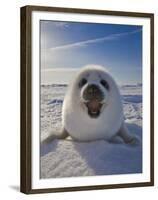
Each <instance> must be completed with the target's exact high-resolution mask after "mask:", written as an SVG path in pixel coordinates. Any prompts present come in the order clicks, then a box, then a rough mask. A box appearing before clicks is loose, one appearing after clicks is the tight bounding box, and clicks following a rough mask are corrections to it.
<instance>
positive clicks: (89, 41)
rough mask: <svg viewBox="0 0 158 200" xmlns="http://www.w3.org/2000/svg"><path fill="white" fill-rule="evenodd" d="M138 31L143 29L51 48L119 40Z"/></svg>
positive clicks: (54, 49)
mask: <svg viewBox="0 0 158 200" xmlns="http://www.w3.org/2000/svg"><path fill="white" fill-rule="evenodd" d="M138 32H141V29H137V30H134V31H131V32H125V33H115V34H111V35H108V36H105V37H100V38H94V39H90V40H84V41H80V42H74V43H70V44H66V45H61V46H57V47H52V48H50V50H52V51H57V50H67V49H71V48H77V47H84V46H87V45H90V44H95V43H99V42H105V41H110V40H117V39H119V38H121V37H124V36H128V35H132V34H135V33H138Z"/></svg>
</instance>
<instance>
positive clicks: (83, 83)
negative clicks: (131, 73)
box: [77, 66, 111, 118]
mask: <svg viewBox="0 0 158 200" xmlns="http://www.w3.org/2000/svg"><path fill="white" fill-rule="evenodd" d="M77 81H78V84H77V87H78V90H79V93H80V94H79V95H80V103H81V104H82V108H84V109H85V110H86V111H87V114H88V115H89V117H91V118H98V117H99V116H100V115H101V113H102V111H103V109H104V108H105V106H107V105H108V101H109V95H110V90H111V88H110V84H111V77H110V76H109V74H108V73H107V72H106V71H105V69H104V68H103V67H100V66H99V67H95V68H93V66H91V67H89V66H88V67H87V70H86V67H85V68H84V70H83V71H81V72H80V75H79V76H78V80H77Z"/></svg>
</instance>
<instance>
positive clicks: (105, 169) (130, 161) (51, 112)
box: [40, 84, 142, 178]
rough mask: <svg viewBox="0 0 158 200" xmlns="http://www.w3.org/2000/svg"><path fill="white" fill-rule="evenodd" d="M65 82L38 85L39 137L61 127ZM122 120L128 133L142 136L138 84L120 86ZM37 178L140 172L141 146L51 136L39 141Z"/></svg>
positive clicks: (140, 95) (140, 94)
mask: <svg viewBox="0 0 158 200" xmlns="http://www.w3.org/2000/svg"><path fill="white" fill-rule="evenodd" d="M66 90H67V86H66V85H42V86H41V139H42V138H44V137H46V136H47V134H48V132H49V130H50V129H53V130H59V129H60V127H61V109H62V102H63V99H64V95H65V92H66ZM120 92H121V95H122V100H123V109H124V115H125V122H126V124H127V126H128V129H129V131H130V132H131V134H133V135H136V136H137V137H139V138H140V141H141V138H142V85H141V84H137V85H124V86H121V87H120ZM40 152H41V158H40V160H41V162H40V165H41V166H40V169H41V178H59V177H76V176H94V175H112V174H129V173H141V172H142V146H141V144H140V145H137V146H131V145H127V144H124V143H123V142H121V141H120V143H117V144H116V143H109V142H107V141H104V140H100V141H93V142H75V141H73V140H71V138H68V139H66V140H54V141H52V142H50V143H48V144H41V151H40Z"/></svg>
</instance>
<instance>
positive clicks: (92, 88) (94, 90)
mask: <svg viewBox="0 0 158 200" xmlns="http://www.w3.org/2000/svg"><path fill="white" fill-rule="evenodd" d="M98 90H99V88H98V86H97V85H95V84H90V85H88V87H87V92H88V93H89V94H95V93H98Z"/></svg>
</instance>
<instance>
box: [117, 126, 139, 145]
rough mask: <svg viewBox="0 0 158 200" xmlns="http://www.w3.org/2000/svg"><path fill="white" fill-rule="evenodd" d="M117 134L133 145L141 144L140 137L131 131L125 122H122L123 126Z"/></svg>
mask: <svg viewBox="0 0 158 200" xmlns="http://www.w3.org/2000/svg"><path fill="white" fill-rule="evenodd" d="M117 135H119V136H120V137H121V138H122V139H123V140H124V142H125V143H127V144H131V145H138V144H140V140H139V138H137V137H136V136H133V135H131V134H130V133H129V131H128V128H127V126H126V124H125V123H124V122H123V123H122V125H121V128H120V130H119V131H118V133H117Z"/></svg>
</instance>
